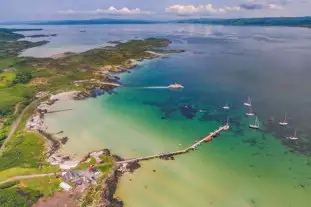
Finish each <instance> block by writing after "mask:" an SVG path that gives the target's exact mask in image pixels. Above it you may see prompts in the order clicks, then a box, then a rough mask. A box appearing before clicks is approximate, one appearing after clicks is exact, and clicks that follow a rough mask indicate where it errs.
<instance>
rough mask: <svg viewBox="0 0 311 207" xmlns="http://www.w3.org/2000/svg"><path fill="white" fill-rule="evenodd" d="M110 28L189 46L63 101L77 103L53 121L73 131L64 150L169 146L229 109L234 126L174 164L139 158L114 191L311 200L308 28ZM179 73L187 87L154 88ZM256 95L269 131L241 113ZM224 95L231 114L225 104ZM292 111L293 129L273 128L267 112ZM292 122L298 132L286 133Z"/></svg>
mask: <svg viewBox="0 0 311 207" xmlns="http://www.w3.org/2000/svg"><path fill="white" fill-rule="evenodd" d="M153 26H154V25H153ZM116 28H118V29H116ZM72 29H73V30H75V29H76V28H72ZM105 29H106V30H107V31H110V30H115V31H118V30H122V37H123V38H124V39H128V38H130V37H136V36H137V37H147V36H164V37H168V38H170V39H172V40H173V44H172V45H171V46H170V47H172V48H181V49H186V50H187V52H186V53H184V54H171V55H169V56H168V58H166V59H159V60H151V61H146V62H144V63H143V64H141V65H140V66H139V67H138V68H136V69H134V70H133V71H132V73H131V74H122V75H121V81H122V83H123V84H124V85H125V87H123V88H119V89H117V90H116V94H112V95H108V94H105V95H104V96H101V97H99V98H96V99H89V100H87V101H67V102H59V103H57V104H55V105H54V106H53V107H54V108H59V109H64V108H73V109H74V110H72V111H67V112H62V113H55V114H49V115H47V117H46V123H47V124H48V126H49V131H51V132H58V131H61V130H64V131H65V132H64V135H66V136H68V137H69V142H68V143H67V144H66V145H65V146H64V149H63V151H64V153H68V154H74V155H75V156H76V157H82V156H84V155H85V154H86V153H88V152H89V151H92V150H98V149H101V148H105V147H108V148H110V149H112V151H113V152H114V153H116V154H118V155H121V156H123V157H125V158H131V157H137V156H141V155H151V154H155V153H159V152H166V151H173V150H176V149H180V148H184V147H187V146H189V145H191V144H193V143H194V142H195V141H196V140H199V139H200V138H202V137H204V136H206V135H207V134H209V133H210V132H211V131H213V130H214V129H215V128H216V127H218V126H220V125H221V124H223V123H225V120H226V117H227V116H228V115H229V116H230V123H231V127H232V128H231V130H230V131H229V132H224V133H222V134H221V135H220V136H219V137H218V138H217V139H215V140H214V141H213V142H211V143H209V144H205V145H202V146H201V147H200V148H199V149H198V150H197V151H195V152H191V153H189V154H186V155H182V156H179V157H176V160H174V161H162V160H154V161H150V162H145V163H143V166H142V168H140V169H138V170H137V171H136V172H135V173H133V174H126V175H125V176H123V177H122V178H121V181H120V185H119V188H118V191H117V196H119V197H120V198H121V199H123V200H124V201H125V205H126V206H129V207H145V206H151V207H152V206H163V207H174V206H185V207H186V206H216V207H235V206H236V207H243V206H254V207H257V206H273V207H278V206H280V207H284V206H295V207H296V206H299V207H300V206H301V207H305V206H306V207H307V206H309V204H310V203H311V197H310V196H308V195H310V193H311V176H310V173H311V166H310V165H311V159H310V158H309V157H307V156H304V155H301V153H304V154H308V153H309V152H310V151H311V148H310V144H309V143H310V142H311V140H310V138H309V137H310V127H309V124H308V123H310V117H311V116H310V115H311V114H310V113H311V112H310V110H308V109H309V108H310V106H311V102H310V98H309V97H310V95H311V94H310V93H311V90H310V89H311V88H310V87H311V86H310V84H308V83H309V82H308V81H309V77H310V70H309V66H310V65H311V54H310V52H309V51H310V49H311V42H310V39H311V31H310V30H307V29H297V28H264V27H260V28H258V27H210V26H200V25H170V26H167V25H161V26H159V27H158V28H157V31H155V29H153V28H152V25H151V26H150V25H146V26H142V25H139V26H129V25H126V26H122V25H118V26H111V27H110V26H106V27H105ZM88 30H92V28H91V27H90V28H88ZM88 30H87V33H88ZM94 30H95V31H97V33H96V34H97V35H96V37H98V35H99V34H103V36H104V34H107V31H104V29H103V28H101V29H100V28H98V27H96V28H94ZM92 31H93V30H92ZM108 33H109V32H108ZM108 36H109V35H108ZM109 37H110V36H109ZM122 37H121V36H117V35H116V36H113V38H114V39H115V40H116V39H118V38H119V39H122ZM63 38H64V39H65V37H63ZM95 39H97V38H95ZM106 40H107V39H106ZM75 44H78V42H77V43H75ZM102 44H104V43H102ZM47 47H48V45H47ZM26 52H27V51H26ZM175 81H177V82H180V83H182V84H183V85H184V86H185V89H184V90H182V91H174V90H169V89H164V88H163V89H158V88H146V87H159V86H160V87H164V86H167V85H168V84H170V83H173V82H175ZM249 95H250V96H251V97H252V100H253V101H252V102H253V106H254V111H255V112H256V113H257V114H258V116H259V119H260V121H261V123H262V125H261V127H262V130H261V131H253V130H251V129H249V128H248V124H249V123H252V122H253V121H254V118H247V117H245V116H244V115H243V114H244V112H245V109H244V108H243V102H244V101H245V99H246V98H247V96H249ZM226 102H228V103H229V105H230V106H231V110H230V111H223V110H222V106H223V105H224V104H225V103H226ZM185 106H188V107H185ZM200 110H203V112H202V111H201V112H200ZM286 111H287V112H288V114H289V121H290V125H289V127H287V128H284V129H282V128H281V127H279V126H278V125H277V124H276V123H275V124H272V125H268V121H267V120H268V118H269V117H270V116H273V117H275V118H276V120H280V119H282V118H283V117H284V114H285V112H286ZM295 128H297V129H298V132H299V136H300V138H301V139H300V140H299V141H297V142H292V141H289V140H286V139H285V138H284V136H288V135H291V133H292V132H293V130H294V129H295ZM292 149H294V150H296V151H297V152H292V151H291V150H292ZM298 152H300V153H298ZM154 170H155V172H154Z"/></svg>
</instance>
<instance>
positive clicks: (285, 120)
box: [279, 113, 288, 126]
mask: <svg viewBox="0 0 311 207" xmlns="http://www.w3.org/2000/svg"><path fill="white" fill-rule="evenodd" d="M279 124H280V125H281V126H287V125H288V122H287V113H285V119H284V120H283V121H280V123H279Z"/></svg>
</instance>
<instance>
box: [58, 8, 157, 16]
mask: <svg viewBox="0 0 311 207" xmlns="http://www.w3.org/2000/svg"><path fill="white" fill-rule="evenodd" d="M58 13H60V14H68V15H70V14H119V15H131V14H150V13H151V12H149V11H142V10H140V9H139V8H135V9H129V8H127V7H123V8H121V9H117V8H115V7H113V6H111V7H109V8H108V9H96V10H92V11H78V10H72V9H68V10H61V11H58Z"/></svg>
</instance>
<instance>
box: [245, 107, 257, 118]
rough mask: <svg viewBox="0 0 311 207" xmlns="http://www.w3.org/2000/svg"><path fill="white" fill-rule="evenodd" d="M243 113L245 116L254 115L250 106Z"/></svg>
mask: <svg viewBox="0 0 311 207" xmlns="http://www.w3.org/2000/svg"><path fill="white" fill-rule="evenodd" d="M245 115H246V116H254V115H255V114H254V112H253V109H252V107H250V108H249V111H248V112H246V113H245Z"/></svg>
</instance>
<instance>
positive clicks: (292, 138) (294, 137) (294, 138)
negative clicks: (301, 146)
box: [286, 130, 299, 140]
mask: <svg viewBox="0 0 311 207" xmlns="http://www.w3.org/2000/svg"><path fill="white" fill-rule="evenodd" d="M286 138H287V139H290V140H297V139H299V137H297V130H295V133H294V136H289V137H286Z"/></svg>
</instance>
